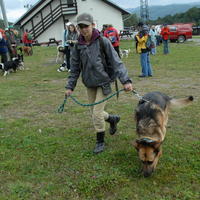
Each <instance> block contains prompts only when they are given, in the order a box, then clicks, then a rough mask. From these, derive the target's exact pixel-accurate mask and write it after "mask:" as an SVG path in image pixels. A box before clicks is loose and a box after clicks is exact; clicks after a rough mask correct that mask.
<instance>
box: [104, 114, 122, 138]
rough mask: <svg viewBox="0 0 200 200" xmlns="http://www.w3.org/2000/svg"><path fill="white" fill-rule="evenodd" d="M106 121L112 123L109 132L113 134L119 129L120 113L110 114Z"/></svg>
mask: <svg viewBox="0 0 200 200" xmlns="http://www.w3.org/2000/svg"><path fill="white" fill-rule="evenodd" d="M106 121H107V122H109V123H110V130H109V133H110V134H111V135H114V134H115V133H116V131H117V123H118V122H119V121H120V116H119V115H109V117H108V119H107V120H106Z"/></svg>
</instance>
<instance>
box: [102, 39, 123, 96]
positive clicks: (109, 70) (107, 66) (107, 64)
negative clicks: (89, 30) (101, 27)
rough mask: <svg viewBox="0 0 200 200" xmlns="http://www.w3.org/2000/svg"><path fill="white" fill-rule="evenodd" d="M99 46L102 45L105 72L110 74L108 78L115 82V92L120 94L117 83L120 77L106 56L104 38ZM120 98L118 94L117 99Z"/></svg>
mask: <svg viewBox="0 0 200 200" xmlns="http://www.w3.org/2000/svg"><path fill="white" fill-rule="evenodd" d="M99 45H100V52H101V57H102V62H103V65H104V66H105V71H106V72H107V73H108V76H109V77H110V79H111V81H112V82H115V90H116V92H118V91H119V87H118V82H117V78H118V76H117V73H116V71H115V70H114V69H113V67H112V66H111V64H110V62H109V58H108V55H107V54H106V51H105V47H104V42H103V38H102V37H101V36H100V37H99ZM118 98H119V93H117V99H118Z"/></svg>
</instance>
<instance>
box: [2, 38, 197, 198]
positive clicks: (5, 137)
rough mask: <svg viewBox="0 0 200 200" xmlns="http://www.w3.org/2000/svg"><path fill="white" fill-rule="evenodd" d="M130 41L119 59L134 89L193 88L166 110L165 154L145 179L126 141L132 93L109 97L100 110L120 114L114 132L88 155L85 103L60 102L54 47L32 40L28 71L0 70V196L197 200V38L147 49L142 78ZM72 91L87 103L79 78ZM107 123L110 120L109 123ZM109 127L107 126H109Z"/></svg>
mask: <svg viewBox="0 0 200 200" xmlns="http://www.w3.org/2000/svg"><path fill="white" fill-rule="evenodd" d="M134 46H135V45H134V42H133V41H132V40H129V41H122V42H121V48H126V49H128V48H129V47H130V48H131V54H130V55H129V58H128V59H126V58H125V59H124V60H123V61H124V63H125V65H126V66H127V68H128V70H129V75H130V77H131V78H132V79H133V84H134V87H135V88H136V90H137V91H138V92H139V94H140V95H143V94H145V93H147V92H150V91H161V92H164V93H166V94H168V95H169V96H173V97H177V98H178V97H185V96H189V95H193V96H194V97H195V101H194V103H193V104H192V105H190V106H188V107H186V108H182V109H180V110H173V111H171V114H170V117H169V124H168V128H167V135H166V139H165V142H164V144H163V152H164V153H163V156H162V158H161V159H160V161H159V164H158V167H157V170H156V171H155V173H154V174H153V175H152V176H151V177H149V178H144V177H142V176H141V174H140V173H139V168H140V163H139V159H138V156H137V152H136V151H135V149H134V148H133V146H132V144H131V143H132V141H133V140H134V139H135V138H136V134H135V122H134V118H133V113H134V109H135V107H136V105H137V102H138V99H137V97H136V96H132V94H131V93H128V94H125V93H123V94H121V95H120V98H119V100H118V101H117V100H116V98H113V99H112V100H109V101H108V103H107V106H106V110H107V111H108V112H110V113H113V114H114V113H118V114H120V115H121V118H122V119H121V121H120V124H119V129H118V133H117V134H116V135H114V136H110V135H109V134H108V133H107V134H106V150H105V152H103V153H101V154H99V155H93V153H92V150H93V148H94V145H95V133H94V129H93V126H92V122H91V118H90V112H89V109H88V108H85V107H80V106H78V105H76V104H74V103H73V102H72V101H71V100H69V101H68V103H67V105H66V107H65V111H64V113H62V114H58V113H57V112H56V111H57V108H58V106H59V105H60V104H61V103H62V102H63V97H64V91H65V89H64V86H65V83H66V77H67V73H58V72H56V69H57V68H58V65H56V64H55V61H54V60H55V56H56V47H35V48H34V55H33V56H32V57H25V67H26V70H24V71H18V72H17V73H12V74H10V75H9V76H7V77H6V78H5V77H3V76H2V77H0V91H1V95H0V199H1V200H4V199H5V200H6V199H8V200H16V199H17V200H18V199H19V200H22V199H23V200H24V199H27V200H29V199H31V200H32V199H33V200H36V199H37V200H40V199H55V200H61V199H63V200H66V199H69V200H76V199H80V200H83V199H84V200H92V199H95V200H97V199H98V200H100V199H106V200H125V199H127V200H133V199H134V200H146V199H148V200H197V199H199V196H200V190H199V188H200V173H199V167H200V156H199V155H200V142H199V139H200V135H199V130H200V123H199V118H200V107H199V97H200V94H199V91H200V90H199V88H200V84H199V76H200V66H199V63H200V58H199V45H196V44H195V43H193V42H186V43H184V44H170V54H169V55H167V56H166V55H163V54H162V46H160V47H158V49H157V50H158V54H157V55H156V56H151V63H152V66H153V71H154V76H153V77H152V78H149V79H140V78H138V75H139V74H140V71H141V68H140V63H139V55H138V54H136V53H135V48H134ZM74 95H75V96H76V97H77V98H78V100H79V101H81V102H82V103H87V95H86V91H85V88H84V86H83V85H82V83H81V80H79V82H78V85H77V88H76V90H75V92H74ZM107 128H108V127H107ZM107 132H108V131H107Z"/></svg>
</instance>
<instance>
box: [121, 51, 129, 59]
mask: <svg viewBox="0 0 200 200" xmlns="http://www.w3.org/2000/svg"><path fill="white" fill-rule="evenodd" d="M130 51H131V50H130V49H120V55H121V58H123V57H124V56H126V58H128V55H129V53H130Z"/></svg>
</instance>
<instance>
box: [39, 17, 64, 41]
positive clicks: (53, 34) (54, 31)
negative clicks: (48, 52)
mask: <svg viewBox="0 0 200 200" xmlns="http://www.w3.org/2000/svg"><path fill="white" fill-rule="evenodd" d="M63 23H64V22H63V18H62V17H60V18H59V19H58V20H57V21H56V22H55V23H54V24H53V25H51V26H50V27H49V28H48V29H47V30H46V31H44V32H43V33H42V34H41V35H40V36H39V37H38V38H37V40H38V42H48V40H49V38H55V39H56V40H62V37H63V31H64V26H63Z"/></svg>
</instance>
